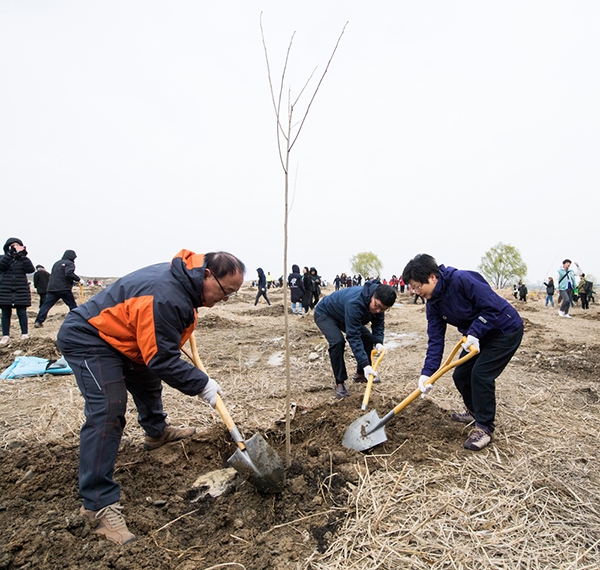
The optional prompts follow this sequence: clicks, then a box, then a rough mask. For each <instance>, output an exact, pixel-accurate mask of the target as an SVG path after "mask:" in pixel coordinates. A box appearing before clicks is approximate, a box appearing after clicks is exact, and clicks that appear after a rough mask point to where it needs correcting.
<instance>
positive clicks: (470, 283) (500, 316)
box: [421, 265, 523, 376]
mask: <svg viewBox="0 0 600 570" xmlns="http://www.w3.org/2000/svg"><path fill="white" fill-rule="evenodd" d="M426 313H427V334H428V336H429V343H428V345H427V356H426V357H425V364H424V366H423V370H422V371H421V374H424V375H426V376H431V375H432V374H433V373H434V372H435V371H436V370H437V369H438V368H439V367H440V364H441V362H442V356H443V354H444V337H445V334H446V325H448V324H450V325H452V326H455V327H456V328H457V329H458V330H459V331H460V332H461V333H462V334H463V335H465V336H467V335H472V336H474V337H476V338H478V339H479V340H480V342H481V347H482V348H483V346H484V345H485V341H486V340H487V339H491V338H493V337H494V336H497V335H499V334H505V333H511V332H516V331H517V330H518V329H519V328H520V327H522V326H523V320H522V319H521V317H520V316H519V313H518V312H517V310H516V309H515V308H514V307H513V306H512V305H511V304H510V303H509V302H508V301H506V300H505V299H503V298H502V297H500V295H498V294H497V293H495V292H494V291H493V290H492V288H491V287H490V286H489V284H488V283H487V281H486V280H485V279H484V278H483V277H482V276H481V275H479V273H477V272H475V271H461V270H458V269H455V268H454V267H445V266H443V265H440V277H439V280H438V282H437V285H436V286H435V289H434V290H433V294H432V296H431V299H429V300H428V301H427V308H426Z"/></svg>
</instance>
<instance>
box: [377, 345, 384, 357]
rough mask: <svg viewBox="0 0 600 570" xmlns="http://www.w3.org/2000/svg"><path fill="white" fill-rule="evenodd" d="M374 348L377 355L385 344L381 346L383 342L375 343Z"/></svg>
mask: <svg viewBox="0 0 600 570" xmlns="http://www.w3.org/2000/svg"><path fill="white" fill-rule="evenodd" d="M375 350H376V351H377V356H379V355H380V354H381V351H382V350H385V346H383V344H381V343H380V342H378V343H377V344H376V345H375Z"/></svg>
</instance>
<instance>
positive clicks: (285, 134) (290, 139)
mask: <svg viewBox="0 0 600 570" xmlns="http://www.w3.org/2000/svg"><path fill="white" fill-rule="evenodd" d="M347 25H348V22H346V24H345V25H344V28H343V29H342V32H341V33H340V35H339V37H338V39H337V42H336V44H335V47H334V49H333V52H332V53H331V56H330V57H329V61H328V62H327V65H326V66H325V70H324V71H323V74H322V75H321V77H320V79H319V82H318V83H317V86H316V87H315V90H314V92H313V94H312V96H311V98H310V101H309V102H308V105H307V106H306V109H305V111H304V113H303V115H302V119H301V120H300V123H299V125H298V127H297V129H296V130H295V131H296V132H295V133H294V129H293V128H292V125H293V123H292V117H293V115H294V107H295V106H296V104H297V103H298V102H299V100H300V97H301V96H302V93H303V92H304V90H305V89H306V87H307V85H308V83H309V82H310V80H311V78H312V76H313V74H314V72H313V74H311V76H310V77H309V78H308V80H307V82H306V84H305V85H304V87H303V88H302V89H301V90H300V93H299V94H298V97H296V99H295V100H294V101H293V102H292V99H291V93H290V92H288V105H287V126H286V128H285V129H284V127H283V125H282V109H281V99H282V94H283V87H284V83H285V74H286V71H287V64H288V59H289V56H290V51H291V49H292V42H293V41H294V34H295V32H294V34H292V37H291V39H290V43H289V45H288V49H287V53H286V58H285V64H284V66H283V71H282V73H281V83H280V84H279V90H278V97H277V99H276V98H275V91H274V89H273V81H272V78H271V67H270V64H269V54H268V52H267V45H266V42H265V34H264V30H263V26H262V14H261V19H260V32H261V36H262V43H263V49H264V52H265V60H266V64H267V78H268V80H269V88H270V90H271V101H272V103H273V109H274V111H275V117H276V120H277V121H276V122H277V146H278V150H279V160H280V162H281V167H282V168H283V174H284V203H285V211H284V217H283V279H284V283H283V308H284V326H285V336H284V338H285V377H286V394H285V396H286V397H285V406H286V411H285V414H284V417H285V418H286V422H285V464H286V466H287V467H289V466H290V465H291V463H292V453H291V428H290V423H291V421H290V411H291V405H292V403H291V393H292V380H291V370H290V330H289V314H288V284H287V278H286V276H287V273H288V260H287V251H288V215H289V207H288V191H289V165H290V154H291V152H292V147H293V146H294V144H295V143H296V141H297V140H298V137H299V135H300V132H301V131H302V127H303V126H304V122H305V121H306V117H307V116H308V112H309V111H310V107H311V105H312V103H313V101H314V100H315V97H316V95H317V92H318V91H319V87H320V86H321V83H322V82H323V79H324V78H325V74H326V73H327V70H328V69H329V65H330V64H331V61H332V60H333V56H334V55H335V52H336V50H337V48H338V46H339V44H340V40H341V39H342V36H343V35H344V31H345V29H346V26H347Z"/></svg>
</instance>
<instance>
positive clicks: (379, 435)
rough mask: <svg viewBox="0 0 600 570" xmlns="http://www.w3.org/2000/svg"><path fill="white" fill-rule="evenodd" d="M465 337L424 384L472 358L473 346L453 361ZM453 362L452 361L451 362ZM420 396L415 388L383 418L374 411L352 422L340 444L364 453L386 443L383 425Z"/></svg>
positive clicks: (431, 382) (431, 381) (473, 354)
mask: <svg viewBox="0 0 600 570" xmlns="http://www.w3.org/2000/svg"><path fill="white" fill-rule="evenodd" d="M466 340H467V339H466V337H463V338H462V340H460V341H459V342H458V344H457V345H456V346H455V347H454V349H453V350H452V352H451V353H450V356H449V357H448V358H447V360H446V362H444V364H443V366H442V367H441V368H440V369H439V370H438V371H437V372H436V373H435V374H433V376H431V378H430V379H429V380H428V381H427V382H426V384H433V383H434V382H436V381H437V380H438V379H439V378H440V377H441V376H443V375H444V374H445V373H446V372H448V370H450V369H452V368H454V367H456V366H459V365H460V364H464V363H465V362H466V361H467V360H469V359H470V358H473V356H475V355H476V354H477V353H478V352H479V351H478V350H477V349H476V348H475V347H474V346H472V345H471V346H469V352H468V354H465V355H464V356H463V357H462V358H459V359H457V360H454V357H455V356H456V354H457V353H458V351H459V350H460V348H461V345H462V343H463V342H466ZM453 360H454V361H453ZM420 395H421V390H419V388H417V389H416V390H415V391H414V392H413V393H412V394H410V396H408V397H406V398H405V399H404V400H402V402H400V403H399V404H398V405H397V406H396V407H395V408H394V409H393V410H391V411H390V412H389V413H388V414H386V415H385V416H384V417H383V418H381V419H380V418H379V416H378V415H377V411H376V410H371V411H370V412H369V413H368V414H366V415H364V416H362V417H360V418H358V419H357V420H356V421H354V422H353V423H352V424H351V425H350V427H349V428H348V429H347V430H346V433H345V434H344V439H343V441H342V444H343V445H344V447H347V448H348V449H356V450H357V451H366V450H367V449H371V448H372V447H375V446H376V445H379V444H381V443H384V442H386V441H387V436H386V434H385V424H387V423H388V422H389V421H390V420H391V419H392V418H393V417H394V416H396V414H398V413H399V412H400V411H402V410H403V409H404V408H406V406H408V404H410V403H411V402H413V401H414V400H416V399H417V398H418V397H419V396H420Z"/></svg>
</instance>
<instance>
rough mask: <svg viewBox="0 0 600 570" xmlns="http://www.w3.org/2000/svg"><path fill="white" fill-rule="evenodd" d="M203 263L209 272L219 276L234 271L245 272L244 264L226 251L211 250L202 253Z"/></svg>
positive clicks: (230, 273) (231, 273)
mask: <svg viewBox="0 0 600 570" xmlns="http://www.w3.org/2000/svg"><path fill="white" fill-rule="evenodd" d="M204 263H205V264H206V268H207V269H210V271H211V273H212V274H213V275H214V276H215V277H217V278H219V277H225V275H233V274H234V273H238V272H239V273H241V274H242V275H244V274H245V273H246V266H245V265H244V264H243V263H242V261H240V260H239V259H238V258H237V257H236V256H235V255H232V254H231V253H227V252H226V251H211V252H210V253H205V254H204Z"/></svg>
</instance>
